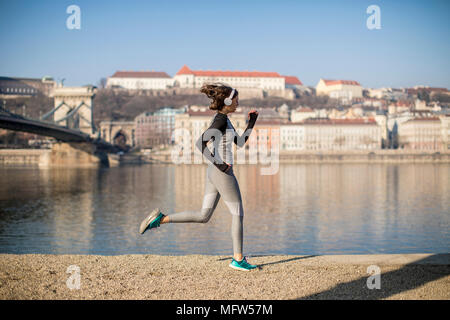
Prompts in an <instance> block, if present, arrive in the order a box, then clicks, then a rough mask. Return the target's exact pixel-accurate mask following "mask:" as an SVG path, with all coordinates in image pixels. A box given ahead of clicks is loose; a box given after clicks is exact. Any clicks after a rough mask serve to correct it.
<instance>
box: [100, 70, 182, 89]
mask: <svg viewBox="0 0 450 320" xmlns="http://www.w3.org/2000/svg"><path fill="white" fill-rule="evenodd" d="M173 81H174V80H173V79H172V78H171V77H170V76H169V75H168V74H167V73H165V72H159V71H117V72H116V73H114V74H113V75H112V76H111V77H108V79H107V80H106V87H107V88H122V89H130V90H150V89H154V90H161V89H167V88H170V87H172V86H173Z"/></svg>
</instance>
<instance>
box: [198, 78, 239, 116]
mask: <svg viewBox="0 0 450 320" xmlns="http://www.w3.org/2000/svg"><path fill="white" fill-rule="evenodd" d="M232 90H233V88H232V87H231V86H228V85H226V84H223V83H219V82H215V83H205V84H203V85H202V87H201V88H200V92H201V93H204V94H206V95H207V96H208V98H210V99H212V101H211V104H210V106H209V108H210V109H211V110H222V108H223V107H224V106H225V102H224V100H225V99H226V98H228V97H229V96H230V94H231V91H232ZM234 90H235V91H234V94H233V96H232V97H231V99H233V98H234V97H236V96H237V95H238V91H237V90H236V89H234Z"/></svg>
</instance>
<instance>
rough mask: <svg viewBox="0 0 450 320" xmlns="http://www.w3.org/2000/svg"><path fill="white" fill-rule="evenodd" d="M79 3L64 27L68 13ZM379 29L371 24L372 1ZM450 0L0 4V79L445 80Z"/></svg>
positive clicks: (367, 83) (449, 81)
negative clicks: (272, 76) (246, 76)
mask: <svg viewBox="0 0 450 320" xmlns="http://www.w3.org/2000/svg"><path fill="white" fill-rule="evenodd" d="M71 4H76V5H78V6H79V7H80V8H81V29H80V30H69V29H67V28H66V20H67V18H68V17H69V14H67V13H66V9H67V7H68V6H69V5H71ZM372 4H375V5H378V6H379V7H380V9H381V29H380V30H369V29H367V27H366V20H367V18H368V16H369V15H368V14H367V13H366V9H367V7H368V6H369V5H372ZM449 14H450V1H446V0H443V1H437V0H436V1H413V0H411V1H401V0H395V1H394V0H391V1H379V0H369V1H365V0H355V1H348V0H338V1H337V0H332V1H321V0H317V1H299V0H297V1H282V0H278V1H275V0H273V1H263V0H257V1H256V0H240V1H234V0H233V1H229V0H227V1H224V0H221V1H214V0H209V1H170V0H166V1H144V0H141V1H138V0H127V1H118V0H116V1H114V0H109V1H100V0H95V1H94V0H89V1H88V0H70V1H66V0H58V1H55V0H46V1H42V0H33V1H23V0H14V1H5V0H0V37H1V43H2V46H1V49H0V75H1V76H17V77H42V76H44V75H50V76H53V77H54V78H55V79H57V80H58V79H61V78H65V79H66V81H65V84H66V85H84V84H97V83H98V81H99V79H100V78H102V77H107V76H110V75H112V74H113V73H114V72H115V71H116V70H152V69H153V70H155V71H165V72H167V73H168V74H169V75H171V76H173V75H174V74H175V73H176V72H177V71H178V70H179V69H180V68H181V67H182V66H183V65H184V64H187V65H188V66H189V67H190V68H191V69H194V70H258V71H276V72H279V73H280V74H283V75H295V76H297V77H298V78H299V79H300V80H301V81H302V82H303V83H304V84H305V85H309V86H315V85H316V84H317V82H318V81H319V79H320V78H329V79H348V80H357V81H359V82H360V83H361V84H362V85H363V86H364V87H375V88H378V87H383V86H393V87H408V86H414V85H429V86H438V87H446V88H450V62H449V58H450V41H449V39H450V16H449Z"/></svg>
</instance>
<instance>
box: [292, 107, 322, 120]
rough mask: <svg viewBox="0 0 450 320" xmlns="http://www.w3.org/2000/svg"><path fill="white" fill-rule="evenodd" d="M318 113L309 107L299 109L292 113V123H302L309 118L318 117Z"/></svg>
mask: <svg viewBox="0 0 450 320" xmlns="http://www.w3.org/2000/svg"><path fill="white" fill-rule="evenodd" d="M317 116H318V115H317V112H316V111H315V110H313V109H311V108H309V107H298V108H297V109H295V110H292V111H291V121H292V122H294V123H295V122H302V121H303V120H306V119H308V118H315V117H317Z"/></svg>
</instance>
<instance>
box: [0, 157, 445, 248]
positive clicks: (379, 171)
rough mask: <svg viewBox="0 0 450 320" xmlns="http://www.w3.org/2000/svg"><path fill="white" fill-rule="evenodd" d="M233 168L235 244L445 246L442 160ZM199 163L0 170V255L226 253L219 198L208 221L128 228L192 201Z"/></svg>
mask: <svg viewBox="0 0 450 320" xmlns="http://www.w3.org/2000/svg"><path fill="white" fill-rule="evenodd" d="M260 169H261V168H260V167H259V166H257V165H237V166H236V167H235V168H234V172H235V174H236V177H237V179H238V181H239V184H240V188H241V193H242V197H243V200H244V211H245V218H244V254H246V255H257V254H295V255H309V254H370V253H443V252H450V228H449V226H450V209H449V208H450V192H449V191H450V190H449V186H450V164H392V165H387V164H281V165H280V168H279V171H278V173H277V174H275V175H261V174H260V172H261V171H260ZM205 173H206V166H205V165H142V166H123V167H117V168H108V169H64V168H63V169H38V168H32V167H22V168H19V167H2V168H0V179H1V180H0V182H1V183H0V253H55V254H101V255H117V254H138V253H145V254H162V255H182V254H183V255H184V254H211V255H217V254H231V253H232V242H231V234H230V231H231V216H230V214H229V213H228V210H227V208H226V206H225V205H224V203H223V202H222V200H221V201H220V202H219V205H218V207H217V209H216V211H215V212H214V215H213V217H212V218H211V220H210V221H209V222H208V223H207V224H193V223H192V224H166V225H162V226H161V227H160V228H158V229H156V230H151V231H148V232H146V233H145V234H144V235H140V234H139V233H138V228H139V223H140V222H141V220H142V219H143V218H144V217H145V216H146V214H147V213H148V212H150V211H151V210H152V209H153V208H155V207H160V208H161V210H162V211H163V213H165V214H171V213H174V212H179V211H183V210H196V209H199V208H200V206H201V204H202V200H203V189H204V182H205V178H206V175H205Z"/></svg>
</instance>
